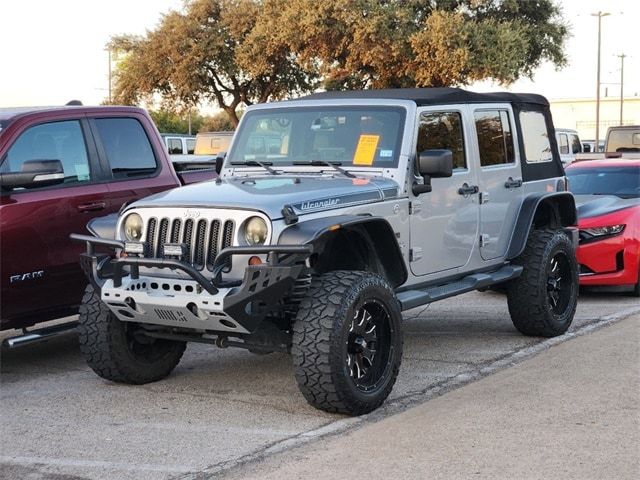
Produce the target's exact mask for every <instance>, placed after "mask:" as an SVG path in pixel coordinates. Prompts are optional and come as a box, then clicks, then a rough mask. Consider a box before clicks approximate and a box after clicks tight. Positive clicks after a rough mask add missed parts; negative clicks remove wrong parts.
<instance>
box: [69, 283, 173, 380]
mask: <svg viewBox="0 0 640 480" xmlns="http://www.w3.org/2000/svg"><path fill="white" fill-rule="evenodd" d="M136 327H137V324H136V323H133V322H122V321H120V320H118V319H117V318H116V317H115V316H114V315H113V314H112V313H111V311H110V310H109V309H108V308H107V306H106V305H105V304H104V303H102V301H101V300H100V294H99V293H98V292H96V291H95V290H94V288H93V286H91V285H89V286H88V287H87V289H86V290H85V294H84V298H83V299H82V304H81V305H80V323H79V326H78V333H79V341H80V351H81V352H82V354H83V355H84V357H85V360H86V361H87V363H88V364H89V366H90V367H91V369H92V370H93V371H94V372H96V373H97V374H98V375H99V376H101V377H102V378H105V379H107V380H111V381H113V382H119V383H130V384H134V385H138V384H143V383H149V382H155V381H156V380H160V379H162V378H165V377H166V376H167V375H169V374H170V373H171V371H172V370H173V369H174V368H175V367H176V365H177V364H178V362H179V361H180V358H181V357H182V354H183V353H184V350H185V348H186V343H185V342H178V341H173V340H159V339H152V338H149V337H145V336H142V335H134V331H135V328H136Z"/></svg>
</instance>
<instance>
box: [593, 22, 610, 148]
mask: <svg viewBox="0 0 640 480" xmlns="http://www.w3.org/2000/svg"><path fill="white" fill-rule="evenodd" d="M607 15H609V13H606V12H600V11H599V12H598V13H592V14H591V16H592V17H598V67H597V68H598V74H597V80H596V84H597V86H596V150H597V148H598V145H599V144H600V37H601V35H600V32H601V28H602V17H606V16H607Z"/></svg>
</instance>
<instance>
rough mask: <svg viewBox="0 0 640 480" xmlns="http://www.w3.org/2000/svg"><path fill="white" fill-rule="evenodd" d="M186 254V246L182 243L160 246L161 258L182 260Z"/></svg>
mask: <svg viewBox="0 0 640 480" xmlns="http://www.w3.org/2000/svg"><path fill="white" fill-rule="evenodd" d="M186 254H187V246H186V245H185V244H184V243H165V244H164V245H163V246H162V256H164V257H178V258H182V257H184V256H185V255H186Z"/></svg>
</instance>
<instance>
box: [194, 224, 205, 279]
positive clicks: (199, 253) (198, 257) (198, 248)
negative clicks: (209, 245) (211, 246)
mask: <svg viewBox="0 0 640 480" xmlns="http://www.w3.org/2000/svg"><path fill="white" fill-rule="evenodd" d="M206 230H207V221H206V220H199V221H198V228H197V229H196V243H195V247H194V254H193V266H194V267H196V268H197V269H198V270H202V268H204V252H205V247H206V245H205V243H204V242H205V239H206V236H205V235H206Z"/></svg>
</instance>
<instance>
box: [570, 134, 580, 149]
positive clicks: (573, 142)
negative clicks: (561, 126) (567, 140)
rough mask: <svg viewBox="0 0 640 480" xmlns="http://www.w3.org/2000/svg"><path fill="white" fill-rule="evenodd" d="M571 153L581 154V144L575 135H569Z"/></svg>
mask: <svg viewBox="0 0 640 480" xmlns="http://www.w3.org/2000/svg"><path fill="white" fill-rule="evenodd" d="M571 152H572V153H582V143H580V138H579V137H578V136H577V135H571Z"/></svg>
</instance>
